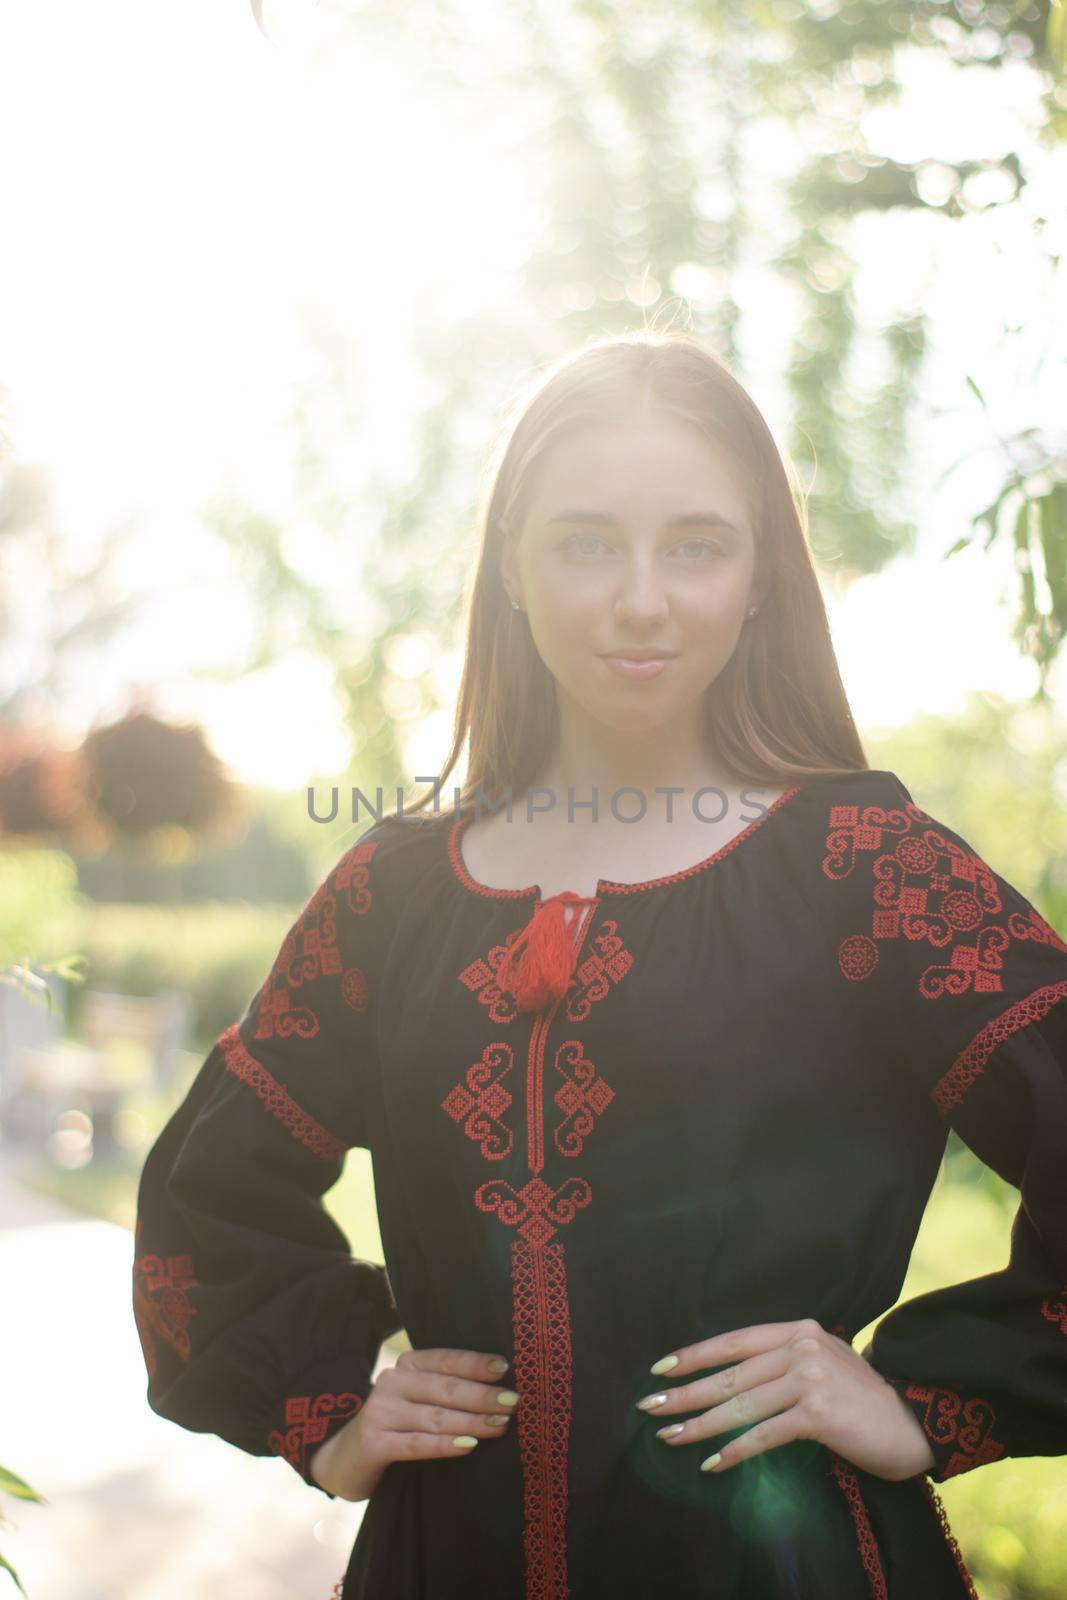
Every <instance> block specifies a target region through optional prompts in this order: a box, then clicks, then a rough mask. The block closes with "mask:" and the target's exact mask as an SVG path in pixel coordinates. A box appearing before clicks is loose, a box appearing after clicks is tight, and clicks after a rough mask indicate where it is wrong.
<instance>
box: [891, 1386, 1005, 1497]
mask: <svg viewBox="0 0 1067 1600" xmlns="http://www.w3.org/2000/svg"><path fill="white" fill-rule="evenodd" d="M896 1387H900V1388H901V1389H902V1390H903V1392H904V1393H905V1394H906V1395H907V1397H908V1399H909V1400H922V1401H924V1402H925V1404H926V1411H925V1414H924V1416H923V1417H922V1419H921V1420H922V1425H923V1429H924V1431H925V1433H926V1435H927V1437H928V1438H929V1439H931V1440H932V1441H933V1443H934V1444H951V1443H954V1444H955V1445H956V1447H957V1448H956V1450H955V1451H954V1452H953V1454H952V1455H951V1456H950V1457H949V1460H948V1465H947V1466H946V1468H945V1470H944V1473H943V1474H942V1476H943V1477H946V1478H951V1477H955V1475H956V1474H957V1473H959V1472H968V1471H969V1470H970V1469H971V1468H972V1467H981V1466H984V1465H985V1464H986V1462H988V1461H997V1460H999V1459H1000V1457H1001V1456H1002V1455H1003V1454H1004V1446H1003V1445H1002V1444H999V1443H998V1442H997V1440H996V1439H995V1438H994V1437H993V1432H992V1430H993V1426H994V1424H995V1422H996V1413H995V1412H994V1410H993V1407H992V1406H991V1405H990V1404H989V1402H988V1401H987V1400H982V1399H980V1398H978V1397H977V1396H976V1397H974V1398H973V1399H970V1400H964V1399H963V1398H962V1397H961V1396H960V1395H958V1394H957V1393H956V1391H955V1390H954V1389H948V1388H945V1387H937V1388H924V1387H923V1385H922V1384H919V1383H904V1382H903V1381H898V1384H897V1385H896Z"/></svg>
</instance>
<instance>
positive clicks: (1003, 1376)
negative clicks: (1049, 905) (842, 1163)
mask: <svg viewBox="0 0 1067 1600" xmlns="http://www.w3.org/2000/svg"><path fill="white" fill-rule="evenodd" d="M884 776H885V777H886V778H887V779H889V780H890V782H889V784H888V792H886V793H885V794H884V795H880V796H879V803H877V804H872V805H867V806H863V805H858V806H856V805H853V806H838V807H835V808H831V813H830V815H829V816H828V818H827V822H828V830H827V834H826V841H825V843H826V855H825V857H824V860H823V864H822V865H823V872H824V874H825V875H826V877H827V879H828V880H829V881H830V882H831V883H836V884H838V885H841V886H842V892H845V889H844V886H845V885H846V884H847V883H848V882H849V880H853V881H852V884H851V889H850V890H849V891H848V893H849V895H850V898H849V899H848V901H847V904H848V906H849V913H850V917H851V924H852V925H851V927H849V928H847V929H845V930H844V931H843V936H842V939H841V942H840V944H839V946H838V952H837V953H838V964H839V969H840V975H841V976H840V987H841V988H842V990H850V991H851V993H852V994H853V995H854V996H855V997H856V998H857V1000H859V1002H860V1004H861V1005H862V1006H865V1007H867V1008H868V1009H867V1012H866V1015H867V1019H868V1029H869V1032H868V1039H869V1043H870V1048H871V1049H872V1050H873V1051H876V1052H878V1053H879V1054H880V1055H882V1056H883V1057H884V1061H885V1068H886V1070H887V1071H899V1072H903V1073H906V1074H907V1076H908V1081H911V1082H913V1083H914V1084H915V1086H916V1087H917V1088H918V1089H920V1090H921V1092H922V1094H923V1096H924V1097H925V1098H926V1100H927V1101H928V1104H929V1108H930V1115H931V1117H936V1118H938V1119H939V1121H940V1125H941V1128H942V1129H943V1132H944V1138H945V1140H946V1141H947V1138H948V1132H949V1130H950V1129H954V1130H955V1131H956V1133H957V1134H958V1135H959V1137H960V1138H961V1139H962V1140H963V1141H964V1142H965V1143H966V1144H967V1145H968V1147H969V1148H970V1149H971V1150H972V1151H974V1153H975V1154H976V1155H977V1156H978V1157H979V1158H980V1159H981V1160H982V1161H983V1162H984V1163H985V1164H986V1165H987V1166H989V1167H991V1168H992V1169H993V1171H995V1172H997V1173H998V1174H999V1175H1000V1176H1001V1177H1002V1178H1003V1179H1005V1180H1006V1181H1007V1182H1008V1183H1011V1184H1013V1185H1014V1186H1015V1187H1016V1188H1017V1189H1018V1190H1019V1192H1020V1198H1019V1204H1018V1207H1017V1210H1016V1213H1015V1217H1014V1222H1013V1225H1012V1231H1011V1249H1010V1254H1009V1259H1008V1262H1007V1264H1006V1265H1005V1266H1004V1267H1003V1268H1001V1270H1000V1271H998V1272H991V1273H987V1274H985V1275H984V1276H982V1277H978V1278H971V1279H968V1280H966V1281H964V1282H960V1283H956V1284H953V1285H951V1286H950V1287H947V1288H943V1289H937V1290H934V1291H933V1292H931V1293H928V1294H922V1295H918V1296H915V1297H914V1298H912V1299H910V1300H907V1301H905V1302H903V1303H902V1304H900V1305H898V1306H895V1307H894V1308H893V1309H892V1310H891V1311H890V1312H888V1313H887V1315H885V1316H884V1317H883V1318H882V1320H881V1321H880V1322H879V1323H878V1325H877V1327H876V1329H875V1332H874V1334H873V1337H872V1339H871V1341H870V1343H869V1344H868V1346H867V1348H866V1349H865V1350H864V1351H863V1354H864V1356H865V1357H866V1359H867V1360H868V1361H870V1363H871V1365H872V1366H873V1367H874V1368H875V1369H876V1371H878V1372H880V1373H881V1374H882V1376H883V1377H885V1378H886V1379H887V1380H889V1381H890V1382H891V1383H892V1384H893V1386H894V1388H895V1389H896V1390H897V1392H898V1394H899V1395H900V1396H901V1398H902V1400H903V1401H904V1402H905V1404H906V1405H907V1406H908V1407H909V1408H910V1409H911V1410H912V1411H913V1412H914V1414H915V1416H916V1417H917V1418H918V1420H919V1422H920V1423H921V1425H922V1427H923V1430H924V1432H925V1434H926V1437H927V1439H928V1440H929V1443H930V1448H931V1451H932V1453H933V1456H934V1465H933V1466H932V1467H931V1468H930V1469H928V1475H929V1476H930V1477H931V1478H933V1479H934V1480H935V1481H937V1482H942V1481H943V1480H944V1479H946V1478H949V1477H953V1476H955V1475H957V1474H959V1473H961V1472H967V1471H970V1470H971V1469H973V1468H974V1467H978V1466H982V1465H983V1464H985V1463H987V1462H991V1461H998V1460H1002V1459H1004V1458H1006V1457H1009V1456H1039V1455H1045V1456H1049V1455H1063V1454H1067V1005H1065V1003H1064V1002H1065V1001H1067V943H1065V942H1064V940H1063V938H1061V936H1060V935H1059V934H1058V933H1057V932H1056V930H1055V929H1054V928H1053V927H1052V926H1051V925H1050V924H1049V923H1048V922H1047V921H1046V920H1045V918H1044V917H1042V916H1041V915H1040V913H1039V912H1038V911H1037V910H1036V909H1035V907H1034V906H1033V905H1032V904H1031V903H1030V902H1029V901H1028V900H1027V899H1026V898H1025V897H1024V896H1023V895H1022V894H1020V893H1019V891H1018V890H1017V889H1015V888H1014V887H1013V886H1012V885H1011V884H1009V883H1007V882H1006V881H1005V880H1004V878H1003V877H1001V876H1000V875H999V874H998V873H997V872H995V871H994V870H993V869H992V868H991V867H990V866H989V865H988V864H987V863H986V862H985V861H984V860H983V859H982V858H981V856H980V855H979V854H978V853H977V852H976V851H975V850H973V849H972V848H971V846H970V845H969V844H968V843H967V841H966V840H965V839H963V838H962V837H961V836H960V835H959V834H958V833H956V832H955V831H954V830H953V829H951V828H950V827H948V826H947V825H946V824H945V823H943V822H940V821H938V820H936V819H935V818H933V817H931V816H930V815H929V814H928V813H927V812H925V811H923V810H922V809H921V808H920V807H919V806H918V805H916V804H915V802H914V801H913V799H912V797H911V795H910V794H909V792H908V790H907V789H906V788H905V787H904V785H903V784H902V783H901V782H900V780H899V779H898V778H896V777H895V775H893V774H885V775H884Z"/></svg>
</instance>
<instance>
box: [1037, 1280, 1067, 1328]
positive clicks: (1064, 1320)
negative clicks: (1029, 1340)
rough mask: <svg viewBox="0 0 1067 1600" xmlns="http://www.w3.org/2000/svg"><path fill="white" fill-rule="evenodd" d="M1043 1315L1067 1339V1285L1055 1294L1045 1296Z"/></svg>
mask: <svg viewBox="0 0 1067 1600" xmlns="http://www.w3.org/2000/svg"><path fill="white" fill-rule="evenodd" d="M1041 1315H1042V1316H1043V1317H1047V1318H1048V1320H1049V1322H1054V1323H1056V1324H1057V1325H1058V1327H1059V1330H1060V1332H1061V1333H1062V1334H1063V1336H1064V1338H1065V1339H1067V1283H1065V1284H1064V1286H1063V1288H1062V1289H1058V1290H1057V1291H1056V1293H1055V1294H1049V1295H1046V1296H1045V1298H1044V1300H1042V1302H1041Z"/></svg>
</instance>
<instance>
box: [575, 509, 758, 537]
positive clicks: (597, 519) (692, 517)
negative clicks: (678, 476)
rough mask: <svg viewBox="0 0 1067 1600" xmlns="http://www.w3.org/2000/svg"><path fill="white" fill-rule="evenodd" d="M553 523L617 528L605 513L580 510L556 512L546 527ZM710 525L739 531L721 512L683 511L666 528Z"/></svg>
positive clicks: (616, 521) (614, 519)
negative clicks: (580, 523)
mask: <svg viewBox="0 0 1067 1600" xmlns="http://www.w3.org/2000/svg"><path fill="white" fill-rule="evenodd" d="M554 522H586V523H589V524H590V525H592V526H594V527H598V528H615V527H618V518H617V517H613V516H611V515H610V514H609V513H608V512H606V511H583V510H581V509H577V510H573V511H558V512H557V513H556V515H555V516H554V517H549V518H548V519H547V525H548V526H551V524H552V523H554ZM710 523H714V524H715V525H716V526H717V527H720V528H730V529H732V531H733V532H734V533H740V531H741V530H740V529H739V528H738V527H737V526H736V524H735V523H733V522H731V521H730V519H729V517H727V516H726V515H725V514H724V513H723V512H721V511H685V512H683V513H682V514H681V515H680V516H677V517H671V518H670V520H669V522H668V523H667V526H668V528H701V527H707V526H708V525H709V524H710Z"/></svg>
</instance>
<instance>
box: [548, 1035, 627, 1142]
mask: <svg viewBox="0 0 1067 1600" xmlns="http://www.w3.org/2000/svg"><path fill="white" fill-rule="evenodd" d="M556 1071H557V1072H559V1073H561V1074H562V1076H563V1083H562V1084H561V1085H560V1087H559V1088H558V1089H557V1090H556V1092H555V1095H554V1096H553V1099H554V1100H555V1102H556V1105H557V1106H558V1107H559V1109H560V1111H562V1112H563V1118H564V1120H563V1121H562V1122H561V1123H559V1124H558V1126H557V1127H556V1129H555V1132H554V1135H553V1137H554V1139H555V1142H556V1149H557V1150H558V1151H559V1153H560V1155H561V1156H578V1155H581V1153H582V1148H583V1141H584V1140H585V1139H587V1138H588V1137H589V1135H590V1134H591V1133H592V1131H593V1128H594V1126H595V1119H596V1118H597V1117H599V1116H603V1114H604V1112H605V1111H606V1110H607V1108H608V1106H609V1105H610V1104H611V1102H612V1101H613V1100H614V1098H615V1091H614V1089H610V1088H609V1087H608V1085H607V1084H606V1083H605V1082H604V1079H603V1078H602V1077H600V1075H599V1073H598V1072H597V1070H596V1067H594V1065H593V1063H592V1062H591V1061H590V1060H589V1058H588V1057H587V1056H586V1054H585V1052H584V1050H583V1049H582V1047H581V1045H580V1044H579V1042H578V1040H577V1039H567V1040H565V1041H564V1043H563V1044H561V1045H560V1046H559V1049H558V1050H557V1051H556Z"/></svg>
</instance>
